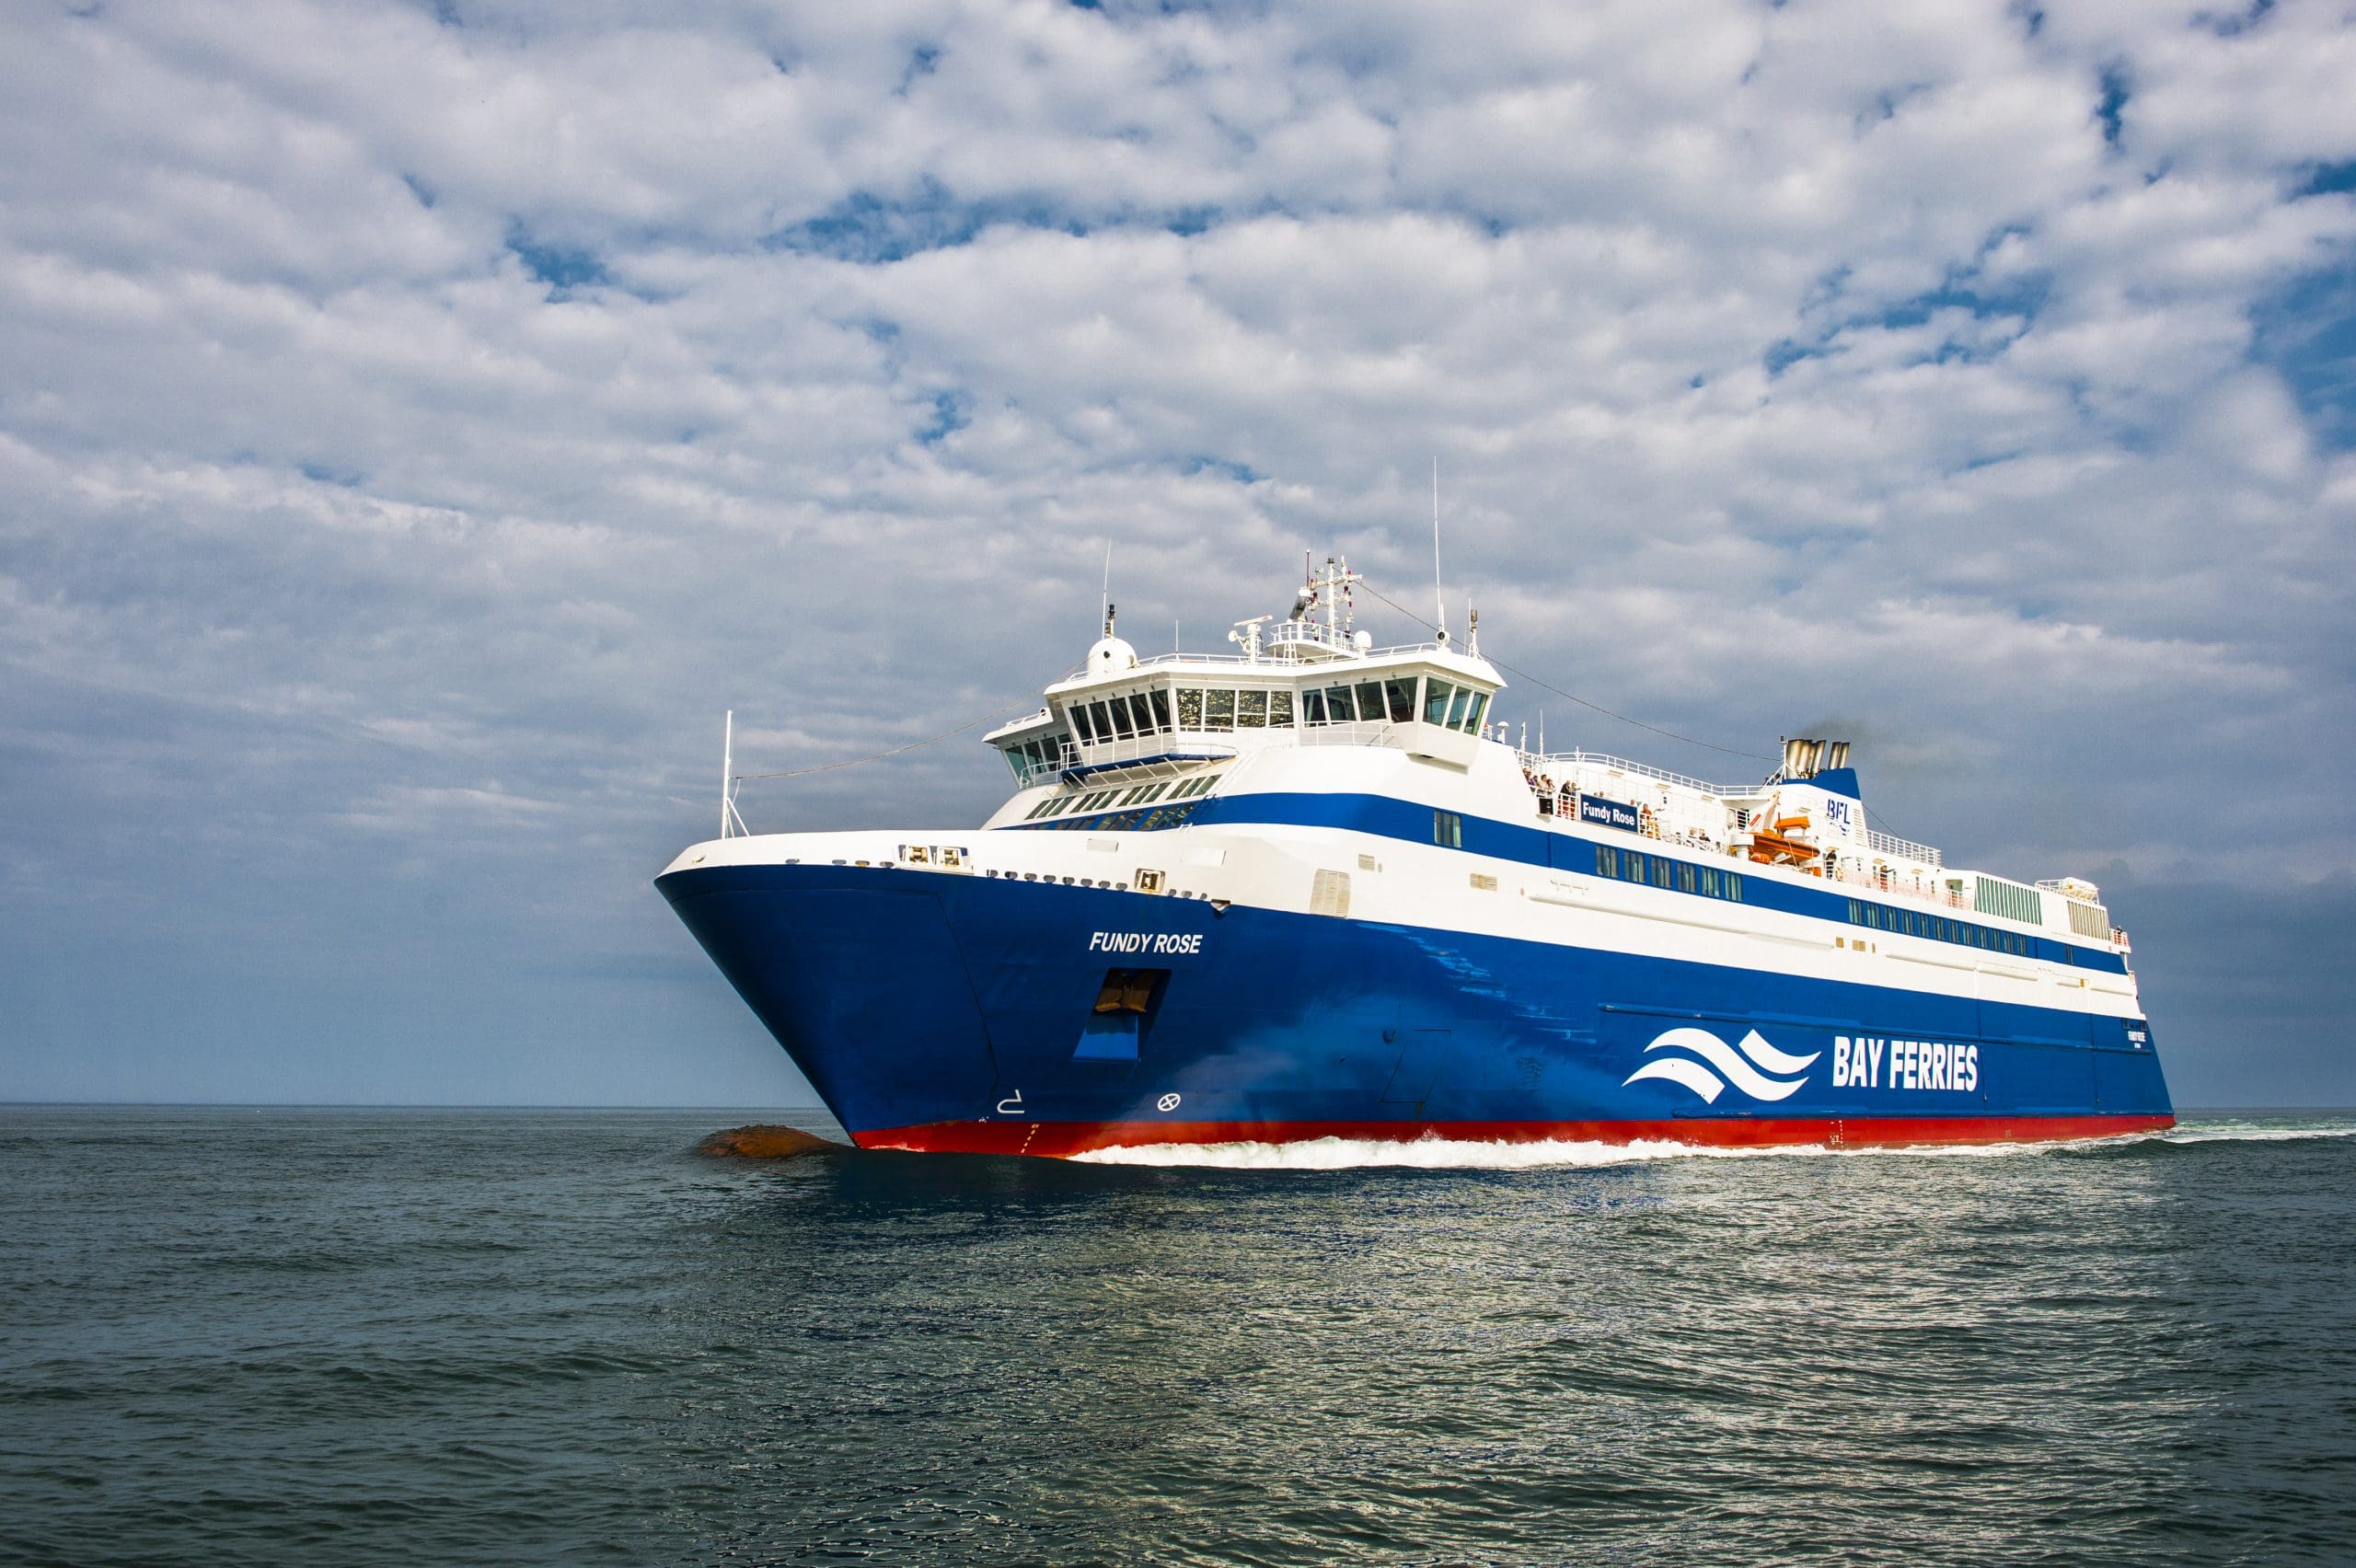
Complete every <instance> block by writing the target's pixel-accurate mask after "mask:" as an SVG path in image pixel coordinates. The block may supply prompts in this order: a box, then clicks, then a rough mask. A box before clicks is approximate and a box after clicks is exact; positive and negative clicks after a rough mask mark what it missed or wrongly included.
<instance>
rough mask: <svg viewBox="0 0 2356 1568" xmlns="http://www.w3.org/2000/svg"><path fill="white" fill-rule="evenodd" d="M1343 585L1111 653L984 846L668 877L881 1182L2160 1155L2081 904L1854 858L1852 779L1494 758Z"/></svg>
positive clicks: (1468, 662)
mask: <svg viewBox="0 0 2356 1568" xmlns="http://www.w3.org/2000/svg"><path fill="white" fill-rule="evenodd" d="M1353 581H1354V579H1353V577H1352V576H1351V574H1350V573H1348V572H1347V571H1346V570H1344V569H1337V568H1334V566H1333V564H1332V563H1330V562H1329V563H1328V567H1327V571H1325V573H1323V574H1322V577H1320V578H1319V579H1318V580H1317V581H1315V582H1312V583H1311V585H1310V587H1309V588H1307V589H1305V590H1304V591H1303V593H1302V594H1301V596H1300V599H1299V603H1298V604H1297V605H1296V607H1295V609H1294V611H1293V614H1292V616H1291V617H1289V618H1288V619H1285V620H1282V621H1279V622H1277V623H1276V624H1275V625H1265V622H1266V621H1267V620H1268V619H1269V618H1270V617H1261V619H1260V621H1258V622H1247V623H1244V624H1243V625H1242V628H1240V631H1239V634H1238V636H1237V639H1236V640H1238V641H1239V642H1240V644H1241V648H1242V651H1241V652H1240V653H1238V654H1230V655H1226V656H1220V657H1203V656H1195V655H1178V654H1172V655H1165V656H1160V657H1155V658H1150V659H1142V660H1141V659H1139V658H1138V656H1137V654H1136V652H1135V651H1134V650H1133V649H1132V648H1131V647H1130V646H1129V645H1128V644H1127V643H1126V642H1124V641H1122V640H1119V639H1118V638H1116V637H1114V635H1112V627H1111V621H1110V617H1107V625H1106V628H1105V636H1104V638H1103V640H1101V641H1099V642H1098V643H1097V644H1096V645H1095V646H1094V647H1093V648H1091V650H1090V651H1089V653H1088V657H1087V661H1086V663H1085V664H1084V665H1083V666H1082V667H1081V668H1080V670H1079V671H1078V672H1076V673H1075V674H1071V675H1070V676H1068V677H1067V678H1066V679H1063V680H1061V681H1058V682H1057V683H1056V684H1055V685H1053V686H1049V687H1048V688H1047V690H1046V694H1045V695H1046V704H1045V707H1044V708H1043V709H1041V710H1040V711H1039V712H1038V713H1036V714H1034V715H1033V716H1031V717H1030V718H1027V719H1024V720H1022V721H1018V722H1015V723H1012V724H1010V725H1007V726H1005V727H1003V728H1001V729H999V730H997V731H995V732H992V733H991V734H990V735H989V736H988V737H987V740H988V742H989V744H992V745H994V746H996V747H997V748H999V751H1000V752H1001V753H1003V754H1004V755H1005V757H1006V760H1007V761H1008V763H1009V765H1010V766H1011V767H1012V768H1013V770H1014V775H1015V778H1016V780H1017V784H1018V788H1017V790H1016V791H1015V793H1014V795H1013V797H1012V798H1011V800H1009V801H1007V802H1006V803H1005V804H1004V805H1003V806H1001V807H1000V808H999V810H998V811H997V813H994V814H993V815H992V816H991V817H990V818H989V820H988V821H987V823H985V824H983V825H982V826H981V827H980V828H978V829H941V830H937V831H934V830H925V831H918V830H914V829H892V830H877V831H873V832H857V833H806V834H763V835H749V836H748V835H745V834H744V833H742V832H741V831H733V830H732V825H731V824H732V823H733V808H725V807H724V808H723V818H724V819H725V820H723V824H722V836H721V837H720V838H717V839H713V840H711V841H710V842H707V843H703V844H699V845H696V846H695V847H692V848H689V849H688V850H687V851H686V852H685V853H683V854H682V855H680V856H679V858H678V859H676V861H674V862H673V863H672V864H671V866H670V867H669V869H667V870H665V871H664V873H663V874H662V876H661V878H660V879H658V882H657V884H656V885H657V886H658V887H659V888H660V889H661V890H662V892H663V894H664V896H665V897H666V898H667V899H669V900H670V902H671V905H672V906H673V907H674V908H675V909H676V911H677V912H678V915H679V917H680V918H681V919H682V920H683V921H685V922H686V924H687V928H688V929H689V930H690V931H692V932H693V933H694V934H695V936H696V939H697V940H699V941H700V942H701V943H702V944H703V947H704V950H705V951H707V952H709V953H710V955H711V958H712V960H713V962H714V963H717V964H718V965H719V966H720V968H721V970H722V973H723V974H726V975H727V977H728V978H729V980H730V981H731V982H732V983H733V984H734V986H735V987H736V989H737V991H738V992H739V993H740V994H741V995H742V996H743V997H744V998H745V1001H746V1002H747V1003H749V1004H750V1005H751V1007H752V1009H753V1010H754V1011H755V1012H756V1014H758V1015H759V1017H760V1019H761V1020H762V1022H764V1023H765V1024H767V1025H768V1028H769V1030H770V1032H772V1033H774V1034H775V1035H776V1036H777V1038H778V1040H779V1041H780V1043H782V1044H783V1045H784V1047H785V1049H786V1050H787V1052H788V1053H790V1054H791V1056H792V1058H793V1060H794V1062H795V1063H796V1064H797V1065H798V1066H800V1067H801V1068H802V1070H803V1073H805V1074H806V1075H807V1076H808V1077H809V1079H810V1081H811V1083H812V1084H813V1085H814V1086H815V1087H816V1089H817V1090H818V1092H819V1093H820V1095H822V1096H823V1097H824V1098H825V1100H826V1106H827V1108H828V1109H829V1110H830V1111H832V1112H833V1113H834V1114H835V1116H836V1117H837V1119H838V1120H840V1121H841V1123H842V1124H843V1125H844V1127H845V1128H846V1129H848V1130H849V1134H850V1136H852V1138H853V1139H855V1140H856V1141H857V1142H858V1143H859V1144H860V1145H861V1146H863V1147H883V1148H907V1149H943V1150H947V1149H953V1150H969V1151H989V1152H1012V1153H1024V1154H1034V1155H1068V1154H1075V1153H1080V1152H1082V1151H1086V1150H1090V1149H1095V1148H1102V1147H1114V1146H1121V1145H1138V1144H1153V1143H1215V1142H1229V1141H1239V1140H1254V1141H1265V1142H1280V1141H1288V1140H1295V1139H1305V1138H1315V1137H1322V1136H1341V1137H1347V1138H1376V1139H1414V1138H1419V1137H1441V1138H1460V1139H1501V1140H1513V1141H1525V1140H1536V1139H1548V1138H1554V1139H1577V1140H1605V1141H1611V1142H1624V1141H1634V1140H1639V1139H1667V1140H1674V1141H1680V1142H1684V1143H1692V1144H1724V1145H1777V1144H1842V1145H1855V1144H1895V1143H1950V1142H1962V1143H1977V1142H1999V1141H2008V1140H2023V1139H2044V1138H2063V1137H2084V1136H2101V1135H2106V1134H2116V1133H2129V1132H2141V1131H2146V1130H2151V1129H2156V1128H2163V1127H2166V1126H2169V1125H2172V1124H2173V1122H2174V1116H2173V1114H2172V1113H2171V1110H2170V1106H2169V1101H2168V1095H2167V1089H2166V1086H2165V1082H2164V1080H2163V1078H2162V1076H2161V1071H2160V1065H2159V1061H2158V1058H2157V1056H2156V1055H2155V1054H2154V1043H2153V1039H2152V1035H2151V1032H2150V1030H2149V1027H2148V1025H2147V1023H2146V1020H2144V1017H2143V1012H2142V1006H2141V1005H2140V1003H2139V1001H2138V999H2137V994H2136V982H2135V976H2134V974H2133V972H2132V970H2131V965H2130V963H2129V961H2128V944H2127V938H2126V933H2124V932H2122V931H2119V930H2116V929H2114V928H2112V926H2111V924H2110V920H2109V917H2108V913H2107V912H2106V911H2105V910H2104V908H2103V907H2102V905H2100V904H2099V903H2097V902H2096V896H2097V895H2096V891H2095V890H2094V889H2093V888H2092V887H2091V886H2089V885H2087V884H2085V883H2083V882H2074V881H2061V882H2040V883H2038V884H2037V885H2035V886H2030V885H2027V884H2025V883H2021V882H2011V881H2007V880H2005V879H2004V878H2001V877H1994V876H1990V875H1987V874H1985V873H1982V872H1973V871H1959V870H1951V869H1949V868H1947V867H1946V866H1944V865H1943V864H1942V863H1941V859H1940V856H1939V852H1938V851H1937V850H1935V849H1933V848H1931V847H1928V846H1925V845H1921V844H1913V843H1909V842H1906V841H1903V840H1900V839H1895V838H1891V837H1889V836H1886V835H1884V834H1881V833H1879V832H1877V831H1874V830H1872V829H1871V828H1870V827H1869V826H1868V825H1867V824H1866V823H1865V821H1864V812H1863V807H1862V803H1861V801H1860V797H1859V792H1858V786H1857V779H1856V775H1855V773H1854V770H1852V769H1851V768H1850V767H1847V766H1846V765H1845V764H1846V760H1847V759H1846V752H1847V747H1846V746H1845V745H1844V744H1840V743H1830V744H1820V743H1817V742H1810V741H1801V742H1793V743H1789V744H1787V745H1786V747H1785V755H1784V765H1783V767H1781V769H1780V770H1779V771H1778V772H1777V773H1776V774H1775V775H1774V777H1773V778H1770V779H1769V780H1768V781H1767V782H1766V783H1764V784H1761V785H1755V786H1751V785H1745V786H1724V785H1714V784H1706V783H1703V782H1702V781H1701V780H1699V779H1693V778H1681V777H1679V776H1678V775H1675V774H1670V773H1665V772H1662V771H1660V770H1659V769H1657V768H1652V767H1644V766H1642V765H1640V764H1637V763H1633V762H1627V761H1623V760H1621V759H1619V758H1616V757H1609V756H1601V755H1592V754H1588V753H1582V752H1572V753H1569V754H1565V755H1536V754H1532V753H1530V752H1526V751H1523V750H1520V749H1519V748H1518V747H1517V746H1515V745H1513V744H1508V743H1507V740H1506V739H1505V738H1504V733H1503V727H1502V726H1501V725H1484V721H1485V720H1486V718H1487V709H1488V705H1489V701H1490V698H1492V697H1493V696H1494V695H1495V694H1496V692H1497V691H1498V690H1499V689H1500V687H1501V686H1503V684H1504V683H1503V681H1502V679H1501V677H1500V676H1499V675H1498V674H1497V671H1496V668H1495V667H1494V666H1492V665H1491V664H1490V663H1487V662H1486V661H1485V660H1484V659H1482V658H1481V657H1480V656H1479V649H1478V639H1477V636H1476V637H1475V638H1474V640H1472V643H1471V644H1470V645H1469V646H1463V647H1460V646H1457V645H1455V644H1452V643H1450V642H1449V641H1448V640H1447V639H1446V637H1445V634H1443V635H1442V638H1441V639H1440V640H1438V641H1436V642H1431V643H1424V644H1418V645H1415V646H1409V647H1400V648H1387V649H1380V650H1377V649H1373V648H1371V647H1369V643H1368V639H1367V638H1366V637H1365V635H1364V634H1363V633H1358V634H1353V633H1352V632H1351V630H1350V629H1349V623H1348V618H1347V614H1346V602H1347V599H1348V597H1349V588H1350V583H1351V582H1353Z"/></svg>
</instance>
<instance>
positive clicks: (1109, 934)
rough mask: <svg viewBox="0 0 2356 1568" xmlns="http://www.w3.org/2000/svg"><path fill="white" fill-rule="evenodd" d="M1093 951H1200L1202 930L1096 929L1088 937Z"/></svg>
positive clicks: (1089, 947) (1201, 947) (1090, 948)
mask: <svg viewBox="0 0 2356 1568" xmlns="http://www.w3.org/2000/svg"><path fill="white" fill-rule="evenodd" d="M1088 951H1091V952H1162V953H1180V952H1200V951H1203V934H1202V933H1201V932H1200V931H1096V932H1093V933H1091V935H1090V936H1089V939H1088Z"/></svg>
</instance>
